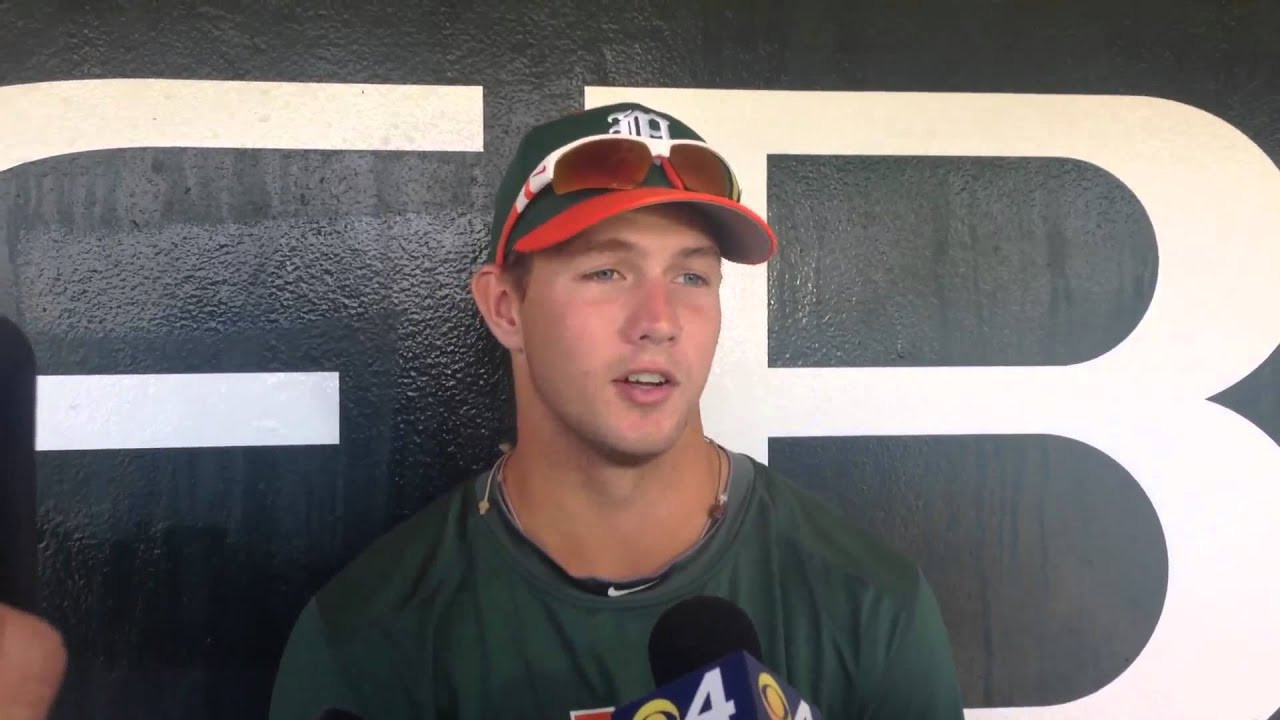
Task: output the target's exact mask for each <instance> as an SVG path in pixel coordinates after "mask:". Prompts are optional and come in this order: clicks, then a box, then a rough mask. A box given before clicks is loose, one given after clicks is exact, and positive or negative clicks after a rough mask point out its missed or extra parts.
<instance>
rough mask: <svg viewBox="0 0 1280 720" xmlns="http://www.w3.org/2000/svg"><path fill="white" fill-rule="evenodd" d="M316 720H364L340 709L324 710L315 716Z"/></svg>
mask: <svg viewBox="0 0 1280 720" xmlns="http://www.w3.org/2000/svg"><path fill="white" fill-rule="evenodd" d="M316 720H364V718H362V717H360V716H359V715H357V714H355V713H353V712H351V711H350V710H343V709H342V708H325V711H324V712H322V713H320V714H319V715H317V716H316Z"/></svg>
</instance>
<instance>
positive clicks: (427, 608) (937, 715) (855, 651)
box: [270, 453, 963, 720]
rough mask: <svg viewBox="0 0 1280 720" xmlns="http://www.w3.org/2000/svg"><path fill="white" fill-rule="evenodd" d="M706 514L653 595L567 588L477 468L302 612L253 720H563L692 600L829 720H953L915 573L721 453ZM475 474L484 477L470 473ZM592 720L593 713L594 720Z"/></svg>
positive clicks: (946, 654)
mask: <svg viewBox="0 0 1280 720" xmlns="http://www.w3.org/2000/svg"><path fill="white" fill-rule="evenodd" d="M732 468H733V469H732V473H731V474H732V481H731V484H730V487H731V496H730V500H729V504H728V513H727V515H726V516H725V518H724V520H723V521H722V522H721V523H720V524H719V525H718V526H717V527H716V528H715V529H714V530H713V531H712V532H711V533H710V534H709V535H708V536H707V537H706V538H705V539H704V541H703V542H702V544H701V546H700V547H698V548H697V549H696V550H695V551H694V552H692V553H690V554H689V555H688V556H687V557H686V558H684V559H682V560H681V561H680V562H679V563H678V564H676V565H675V566H674V567H673V568H672V569H671V570H670V571H669V572H668V573H667V574H666V575H665V576H664V577H663V578H662V580H661V581H660V582H658V583H657V584H655V585H653V586H651V587H648V588H645V589H642V590H638V591H635V592H630V593H627V594H624V595H621V596H618V597H613V596H609V595H608V594H600V593H595V592H590V591H588V590H587V589H584V588H583V587H582V586H581V585H580V584H578V583H575V582H574V581H573V580H572V579H571V578H568V577H567V576H565V575H564V573H563V572H562V571H561V570H560V569H559V568H558V567H557V566H556V565H555V563H553V562H552V561H551V560H550V559H549V558H548V557H547V556H546V555H544V554H542V553H541V552H540V551H539V550H538V549H537V548H536V547H535V546H533V545H532V544H531V543H530V542H528V541H527V540H526V539H525V538H524V536H523V535H522V534H521V533H520V532H519V531H518V529H517V528H516V527H515V526H514V525H513V524H512V523H511V521H510V520H509V518H508V517H506V516H505V515H504V513H503V512H501V511H500V509H499V507H498V504H497V503H495V504H494V507H493V508H491V509H490V510H489V512H487V513H485V514H483V515H481V514H480V512H479V511H478V510H477V502H478V499H479V496H480V493H481V492H482V491H483V488H484V485H483V482H482V480H483V477H480V478H477V479H476V480H475V481H474V482H464V483H460V484H459V485H458V487H456V488H455V489H454V490H452V491H451V492H449V493H448V494H446V495H445V496H443V497H441V498H439V499H438V500H436V501H435V502H433V503H432V504H431V505H429V506H428V507H427V508H425V509H423V510H422V511H420V512H419V513H417V514H416V515H414V516H413V517H412V518H410V519H408V520H406V521H405V522H404V523H402V524H401V525H399V526H398V527H396V528H394V529H393V530H392V531H391V532H389V533H388V534H386V535H385V536H383V537H382V538H380V539H379V540H377V541H376V542H375V543H374V544H373V545H372V546H371V547H370V548H369V549H368V550H366V551H365V552H364V553H363V554H362V555H361V556H360V557H359V558H357V559H356V560H355V561H354V562H353V563H352V564H351V565H350V566H348V567H347V568H345V569H344V570H343V571H342V572H340V573H339V574H338V575H337V576H336V577H335V578H334V579H333V580H332V581H330V582H329V583H328V585H326V586H325V587H324V588H323V589H322V590H321V591H320V592H319V593H318V594H317V595H316V596H315V597H314V598H313V599H312V600H311V602H309V603H308V604H307V606H306V607H305V608H304V609H303V611H302V613H301V615H300V616H299V618H298V620H297V623H296V624H295V626H294V628H293V632H292V634H291V636H290V638H289V642H288V646H287V647H286V649H285V652H284V657H283V659H282V660H281V664H280V669H279V673H278V675H277V677H276V683H275V689H274V692H273V696H272V702H271V714H270V718H271V720H312V719H313V718H315V717H316V715H318V714H319V713H320V712H321V711H322V710H324V709H325V708H329V707H335V708H343V709H346V710H349V711H351V712H355V713H356V714H358V715H361V716H363V717H364V718H365V719H366V720H399V719H402V718H403V719H404V720H410V719H413V720H494V718H504V719H508V720H516V719H518V718H519V719H522V718H529V719H530V720H533V719H535V718H536V719H537V720H569V719H570V718H574V717H579V718H582V717H591V719H592V720H596V717H597V716H595V715H575V713H576V712H579V711H585V710H601V709H608V708H611V707H614V706H617V705H620V704H622V703H623V702H626V701H628V700H631V699H633V698H636V697H639V696H640V695H643V694H645V693H647V692H649V691H650V690H652V689H653V680H652V677H651V675H650V671H649V665H648V657H647V655H648V639H649V632H650V630H651V629H652V628H653V624H654V622H655V621H656V620H657V619H658V616H659V615H660V614H661V613H662V612H663V611H664V610H665V609H667V608H668V607H670V606H671V605H672V604H674V603H675V602H676V601H678V600H680V599H682V598H685V597H688V596H690V595H700V594H701V595H719V596H722V597H725V598H728V599H729V600H731V601H733V602H734V603H736V604H737V605H739V606H740V607H741V608H742V609H743V610H745V611H746V612H747V614H748V615H749V616H750V617H751V618H752V620H753V622H754V623H755V625H756V629H757V631H758V632H759V635H760V642H761V646H762V650H763V653H764V657H762V658H760V660H761V661H762V662H763V663H764V664H765V665H766V666H768V667H770V668H772V669H773V670H775V671H777V673H778V676H779V677H781V678H783V679H784V680H785V681H786V682H787V683H788V684H790V685H792V686H793V687H795V688H796V690H797V691H799V692H800V694H801V695H802V696H803V697H805V698H806V699H807V700H809V701H810V703H811V704H812V705H813V706H814V707H816V708H817V709H818V710H819V711H821V713H822V714H823V716H824V717H827V718H830V719H831V720H839V719H843V718H849V719H854V718H862V719H865V720H870V719H872V718H875V719H884V720H888V719H890V718H892V719H893V720H925V719H926V718H927V719H928V720H941V719H946V720H960V719H961V718H962V717H963V709H962V707H963V706H962V703H961V698H960V692H959V688H958V685H957V682H956V676H955V669H954V665H953V660H952V653H951V647H950V643H949V641H948V638H947V632H946V629H945V628H944V626H943V623H942V618H941V615H940V614H939V611H938V607H937V604H936V601H935V599H934V595H933V593H932V590H931V589H930V587H929V585H928V583H927V582H926V580H925V578H924V577H923V576H922V575H921V573H920V571H919V569H918V568H917V567H916V566H915V565H914V564H912V563H911V562H909V561H907V560H906V559H904V558H903V557H901V556H899V555H898V554H896V553H894V552H893V551H891V550H889V549H888V548H886V547H885V546H883V545H882V544H880V543H879V542H877V541H876V540H875V539H873V538H871V537H870V536H868V535H867V534H865V533H863V532H860V531H859V530H857V529H855V528H854V527H851V524H850V522H849V521H848V519H847V518H845V517H842V516H841V515H840V514H839V513H837V512H835V511H833V510H832V509H831V508H830V507H829V506H828V505H826V504H825V503H824V502H823V501H822V500H821V499H819V498H817V497H816V496H814V495H812V494H810V493H808V492H806V491H804V490H802V489H801V488H798V487H797V486H795V485H794V484H792V483H791V482H790V481H789V480H787V479H786V478H783V477H781V476H779V475H778V474H777V473H776V472H774V471H772V470H771V469H769V468H768V467H767V466H765V465H763V464H760V463H758V462H756V461H755V460H753V459H752V458H750V457H748V456H746V455H741V454H736V453H735V454H732ZM486 474H487V473H486ZM604 717H607V714H605V715H604Z"/></svg>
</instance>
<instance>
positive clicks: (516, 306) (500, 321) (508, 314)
mask: <svg viewBox="0 0 1280 720" xmlns="http://www.w3.org/2000/svg"><path fill="white" fill-rule="evenodd" d="M471 297H472V298H473V299H474V300H475V301H476V307H477V308H478V309H479V310H480V315H481V317H483V318H484V322H485V324H486V325H488V326H489V332H491V333H493V336H494V337H495V338H496V339H497V340H498V342H500V343H502V345H503V346H504V347H506V348H507V349H508V350H510V351H511V352H516V353H518V352H523V351H524V334H523V332H522V328H521V326H520V298H519V297H518V296H517V295H516V290H515V288H514V287H512V286H511V282H510V281H509V280H508V278H507V276H506V275H505V274H504V273H503V272H502V270H500V269H499V268H498V266H497V265H494V264H493V263H489V264H487V265H485V266H484V267H482V268H480V269H479V270H477V271H476V273H475V275H473V276H472V277H471Z"/></svg>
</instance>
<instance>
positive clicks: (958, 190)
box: [0, 0, 1280, 720]
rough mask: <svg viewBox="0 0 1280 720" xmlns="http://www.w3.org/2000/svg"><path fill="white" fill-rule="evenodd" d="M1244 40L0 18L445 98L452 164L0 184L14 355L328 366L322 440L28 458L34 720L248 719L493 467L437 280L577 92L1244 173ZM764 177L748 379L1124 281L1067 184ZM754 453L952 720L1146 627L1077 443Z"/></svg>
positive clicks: (504, 12) (807, 12)
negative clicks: (62, 660)
mask: <svg viewBox="0 0 1280 720" xmlns="http://www.w3.org/2000/svg"><path fill="white" fill-rule="evenodd" d="M1122 5H1123V6H1124V8H1125V9H1120V8H1121V6H1122ZM1277 37H1280V3H1274V2H1265V1H1262V0H1258V1H1255V2H1248V1H1245V0H1238V1H1236V2H1199V1H1196V0H1177V1H1176V2H1159V3H1157V2H1138V3H1109V2H1102V1H1101V0H1098V1H1087V2H1076V3H1015V2H988V3H980V4H972V3H951V2H945V1H944V0H924V1H922V2H916V3H879V2H869V1H866V2H864V1H861V0H859V1H856V2H841V1H838V0H827V1H824V2H812V3H804V4H800V3H789V4H784V3H781V2H752V3H721V2H711V1H705V2H643V3H627V4H616V3H615V4H602V3H597V2H590V1H588V0H579V1H576V2H560V3H555V4H554V7H552V6H550V5H547V6H536V5H530V4H529V3H518V2H513V1H508V0H492V1H490V2H483V3H474V4H473V3H462V2H450V1H448V0H432V1H431V2H425V3H410V2H399V3H390V2H385V3H369V4H365V5H359V6H357V5H355V4H351V6H350V7H347V8H344V9H337V4H332V3H324V4H321V5H320V6H318V7H314V8H312V7H309V6H308V4H305V3H293V4H286V3H270V4H263V6H262V7H254V8H247V9H244V10H242V11H237V12H234V13H232V12H224V11H221V10H215V9H212V8H207V7H197V6H195V5H192V4H189V3H165V4H157V3H149V2H147V3H144V2H118V3H113V4H111V5H110V6H108V5H105V4H104V5H101V6H99V5H91V6H88V7H73V6H71V5H66V4H59V3H37V2H9V3H0V85H16V84H22V83H34V82H42V81H50V80H67V79H92V78H114V77H133V78H145V77H163V78H191V79H220V80H277V81H326V82H359V83H410V84H465V85H481V86H483V88H484V152H461V153H392V152H378V153H375V152H321V151H283V150H262V151H251V150H234V149H227V150H221V149H189V148H140V149H128V150H108V151H99V152H90V153H81V154H75V155H69V156H63V157H55V158H49V159H45V160H40V161H37V162H33V163H28V164H25V165H22V166H19V167H17V168H14V169H11V170H8V171H6V172H3V173H0V314H5V315H11V316H13V317H15V318H16V319H17V320H18V322H19V323H20V324H21V325H22V327H23V328H24V330H25V331H26V332H27V333H28V335H29V336H30V337H31V339H32V341H33V344H34V346H35V349H36V352H37V356H38V358H39V363H40V370H41V372H42V373H43V374H51V375H58V374H97V373H102V374H110V373H184V372H192V373H194V372H240V371H252V372H271V371H281V372H298V371H311V370H315V371H336V372H339V373H340V375H341V378H342V393H341V407H340V413H341V428H342V429H341V442H340V444H338V445H332V446H314V447H286V448H280V447H253V448H237V447H230V448H195V449H173V450H95V451H66V452H46V453H42V454H41V455H40V456H39V460H38V471H39V495H38V500H39V515H38V520H39V541H40V545H39V548H40V549H39V559H40V572H41V588H42V599H43V605H44V608H45V611H46V614H48V615H49V616H50V617H51V619H53V620H54V621H55V622H56V623H57V624H58V625H59V627H61V628H63V629H64V630H65V632H66V633H67V636H68V641H69V646H70V649H71V656H72V663H71V669H70V675H69V678H68V683H67V687H66V691H65V693H64V696H63V698H62V700H61V702H60V704H59V707H58V717H59V718H66V719H68V720H69V719H70V718H76V719H80V718H86V719H87V718H116V717H132V718H145V719H150V718H156V719H158V718H172V717H184V718H188V719H189V720H197V719H202V718H210V719H212V718H230V717H236V718H240V717H246V718H248V717H259V716H261V715H262V714H263V713H264V711H265V707H266V701H267V697H268V693H269V688H270V682H271V680H272V676H273V673H274V670H275V663H276V661H277V659H278V656H279V653H280V650H281V648H282V646H283V642H284V639H285V636H286V633H287V632H288V630H289V627H290V624H291V623H292V621H293V619H294V617H295V616H296V613H297V612H298V610H299V609H300V608H301V606H302V604H303V602H304V601H305V599H306V598H307V597H308V596H309V595H310V594H311V593H312V592H314V591H315V590H316V589H317V588H318V587H319V585H320V584H321V583H322V582H324V580H325V579H326V578H327V577H328V576H329V575H330V574H331V573H332V572H334V571H335V570H336V569H337V568H338V567H340V566H341V565H342V564H343V563H344V562H345V561H347V560H348V559H350V558H351V557H352V556H353V555H354V554H355V553H356V552H358V551H359V550H360V549H361V548H362V547H363V546H364V545H365V544H367V543H368V542H369V541H371V540H372V539H373V538H375V537H377V536H378V535H379V534H381V533H382V532H383V531H384V530H386V529H387V528H388V527H389V526H390V525H391V524H393V523H394V522H396V521H397V520H398V519H401V518H403V517H405V516H407V515H408V514H410V513H412V512H413V511H415V510H417V509H418V508H420V507H422V505H423V504H425V503H426V502H428V501H429V500H430V499H431V498H432V497H434V496H435V495H436V494H438V493H439V492H440V491H442V490H443V489H445V488H447V487H449V486H451V485H452V484H453V483H455V482H457V481H459V480H460V479H462V478H463V477H464V476H465V475H466V474H468V473H470V472H473V471H476V470H478V469H479V468H481V467H482V466H485V465H486V464H487V463H488V462H490V461H492V459H493V458H494V457H495V452H496V450H495V449H496V445H497V443H498V442H499V441H500V440H502V439H503V438H504V433H505V432H506V431H507V429H508V426H509V423H510V418H509V414H508V402H509V390H508V387H507V381H506V379H505V374H504V370H503V367H504V361H503V358H502V357H501V356H500V354H499V353H498V352H497V349H496V346H495V345H494V343H492V341H490V340H489V338H488V337H487V336H486V335H485V333H484V332H483V328H482V325H481V324H480V322H479V320H478V318H477V317H476V316H475V314H474V312H473V311H472V310H471V306H470V298H469V295H468V293H467V287H466V275H467V273H468V271H469V270H470V268H471V267H472V266H473V264H474V263H475V262H476V260H477V259H478V258H479V257H480V255H481V252H482V248H483V245H484V239H485V236H486V234H487V231H488V223H489V219H490V217H491V214H492V206H491V194H492V192H493V191H494V189H495V188H496V184H497V180H498V176H499V174H500V172H501V170H502V163H503V159H504V158H505V157H506V155H507V153H509V151H510V150H511V149H512V148H513V146H514V144H515V142H516V140H517V139H518V136H519V134H520V133H521V132H522V131H523V130H524V129H525V128H527V127H528V126H529V125H530V124H532V123H534V122H536V121H539V120H542V119H544V118H547V117H550V116H552V115H555V114H560V113H563V112H565V111H569V110H573V109H577V108H580V107H581V106H582V102H583V100H582V88H583V86H584V85H615V86H616V85H625V86H636V87H647V86H673V87H686V86H687V87H704V88H761V89H804V90H919V91H959V92H966V91H980V92H1018V93H1041V92H1047V93H1085V94H1091V93H1093V94H1136V95H1156V96H1160V97H1166V98H1171V99H1175V100H1179V101H1181V102H1185V103H1189V104H1192V105H1195V106H1197V107H1200V108H1204V109H1206V110H1209V111H1210V112H1213V113H1214V114H1216V115H1218V116H1220V117H1222V118H1223V119H1225V120H1226V121H1228V122H1229V123H1231V124H1232V125H1234V126H1235V127H1237V128H1239V129H1240V130H1241V131H1242V132H1243V133H1245V134H1246V135H1247V136H1248V137H1249V138H1250V139H1251V140H1252V141H1253V142H1255V143H1257V144H1258V145H1259V146H1260V147H1261V148H1262V149H1263V150H1264V151H1265V152H1266V153H1267V154H1268V155H1269V156H1270V157H1271V159H1272V160H1273V161H1275V160H1280V69H1278V68H1280V51H1277V50H1276V47H1277V45H1276V38H1277ZM209 111H210V112H217V108H210V110H209ZM0 112H3V109H0ZM744 122H746V123H749V122H750V118H744ZM857 127H858V125H857V118H850V119H849V124H848V131H849V132H851V133H854V132H857ZM93 130H94V129H93V127H86V128H85V129H84V132H86V133H92V132H93ZM0 142H4V140H3V139H2V138H0ZM769 162H770V171H769V216H770V217H769V219H770V221H771V222H772V223H773V224H774V226H775V227H776V229H777V231H778V233H779V236H780V238H781V239H782V243H783V250H782V252H781V254H780V256H779V258H778V262H776V263H774V264H773V265H772V267H771V268H770V270H769V282H770V291H769V292H770V297H769V310H768V313H769V314H768V322H769V327H770V328H771V330H770V336H769V360H770V363H771V365H773V366H776V367H830V366H855V367H872V366H877V367H878V366H937V365H1011V366H1016V365H1047V364H1068V363H1075V362H1080V361H1083V360H1087V359H1090V358H1093V357H1096V356H1097V355H1099V354H1101V353H1103V352H1105V351H1106V350H1108V349H1109V348H1111V347H1113V346H1114V345H1116V344H1117V343H1118V342H1120V341H1122V340H1123V339H1124V338H1125V337H1126V336H1127V335H1128V333H1129V332H1131V331H1132V330H1133V328H1134V327H1135V325H1136V324H1137V322H1138V320H1139V318H1140V317H1141V316H1142V314H1143V312H1144V311H1145V309H1146V307H1147V306H1148V304H1149V303H1150V302H1151V298H1152V293H1153V288H1154V286H1155V282H1156V278H1157V277H1158V257H1157V252H1156V246H1155V242H1154V238H1153V235H1152V228H1151V224H1150V222H1149V220H1148V219H1147V217H1146V214H1145V213H1144V212H1143V210H1142V207H1141V204H1140V203H1139V202H1138V201H1137V199H1136V198H1135V197H1134V196H1133V195H1132V193H1130V192H1129V190H1128V189H1127V188H1126V187H1125V186H1124V185H1123V184H1121V183H1120V182H1118V181H1117V180H1115V178H1113V177H1112V176H1110V175H1109V174H1107V173H1106V172H1104V171H1101V170H1100V169H1098V168H1096V167H1093V166H1091V165H1087V164H1084V163H1080V162H1075V161H1070V160H1065V159H1056V158H1045V159H1002V158H994V159H992V158H986V159H983V158H946V159H942V158H919V157H893V158H887V157H856V158H851V157H842V158H835V157H822V156H805V157H799V156H788V155H781V156H774V157H771V158H770V161H769ZM1277 232H1280V230H1277ZM844 238H855V239H856V241H855V242H847V241H844V240H842V239H844ZM1272 241H1280V239H1278V238H1276V237H1273V238H1272ZM1278 398H1280V353H1277V354H1273V355H1272V357H1271V359H1270V360H1268V361H1267V362H1266V363H1265V364H1263V365H1262V366H1261V367H1260V368H1258V369H1257V370H1256V371H1255V372H1253V373H1252V374H1251V375H1250V376H1249V377H1248V378H1246V379H1245V380H1243V381H1242V382H1240V383H1239V384H1237V385H1236V386H1235V387H1233V388H1231V389H1230V390H1228V391H1226V392H1224V393H1223V394H1222V395H1221V396H1220V398H1219V400H1220V402H1222V404H1224V405H1226V406H1228V407H1230V408H1231V409H1233V410H1235V411H1237V412H1239V413H1240V414H1241V415H1243V416H1245V417H1247V418H1248V419H1250V420H1251V421H1252V422H1254V423H1255V424H1256V425H1257V426H1258V427H1259V428H1261V429H1262V430H1263V431H1264V432H1266V433H1267V434H1268V435H1269V436H1270V437H1271V438H1273V439H1276V440H1277V441H1280V399H1278ZM1030 401H1032V402H1033V401H1034V399H1031V400H1030ZM770 461H771V463H772V464H773V465H774V466H776V467H778V468H780V469H781V470H782V471H784V472H786V473H788V474H790V475H792V476H793V477H795V478H796V479H797V480H799V481H801V482H802V483H804V484H806V485H808V486H810V487H812V488H814V489H816V490H818V491H820V492H822V493H824V494H826V495H827V496H829V497H830V498H831V499H832V502H833V503H835V504H837V505H838V506H839V507H841V508H843V509H845V510H847V512H848V513H849V516H850V519H851V522H857V523H859V524H862V525H865V526H868V527H870V528H872V529H874V530H876V531H878V532H880V533H882V534H884V535H885V536H886V537H887V538H889V539H890V540H891V541H892V542H894V543H895V544H897V545H898V546H899V547H901V548H902V549H903V550H905V551H906V552H908V553H909V554H910V555H912V556H913V557H914V558H916V559H917V560H918V561H919V562H920V563H921V564H922V565H923V566H924V569H925V571H926V573H927V574H928V575H929V576H930V577H931V579H932V580H933V582H934V584H935V586H936V589H937V591H938V594H939V597H940V601H941V603H942V606H943V611H944V615H945V617H946V619H947V621H948V623H949V625H950V626H951V628H952V631H953V635H954V640H955V644H956V653H957V660H958V662H959V666H960V673H961V679H962V683H963V686H964V692H965V696H966V701H967V704H968V705H969V706H970V707H984V706H1007V705H1041V704H1051V703H1058V702H1066V701H1069V700H1072V699H1075V698H1078V697H1081V696H1083V695H1086V694H1088V693H1091V692H1093V691H1095V690H1097V689H1098V688H1100V687H1102V686H1103V685H1105V684H1106V683H1108V682H1109V681H1111V680H1112V679H1114V678H1115V677H1116V676H1117V675H1119V674H1120V673H1121V672H1122V671H1123V670H1124V669H1125V667H1127V665H1128V664H1129V663H1130V662H1131V661H1132V660H1133V658H1134V657H1135V655H1136V654H1137V653H1138V652H1140V651H1141V650H1142V648H1143V646H1144V645H1145V643H1146V641H1147V640H1148V638H1149V637H1150V634H1151V631H1152V628H1153V627H1154V626H1155V624H1156V622H1157V620H1158V618H1159V615H1160V611H1161V607H1162V603H1163V599H1164V591H1165V586H1166V583H1167V580H1168V572H1169V568H1168V559H1167V553H1166V547H1165V541H1164V536H1163V534H1162V531H1161V527H1160V523H1159V521H1158V519H1157V517H1156V516H1155V514H1154V512H1153V510H1152V507H1151V504H1150V502H1149V501H1148V499H1147V497H1146V496H1145V495H1144V493H1143V492H1142V489H1141V488H1140V487H1139V486H1138V485H1137V484H1136V483H1135V482H1134V481H1133V479H1132V478H1131V477H1130V476H1129V475H1128V473H1127V472H1126V471H1125V470H1124V469H1123V468H1122V467H1120V466H1119V465H1118V464H1116V463H1115V462H1114V461H1112V460H1110V459H1109V458H1108V457H1106V456H1105V455H1103V454H1101V453H1100V452H1098V451H1096V450H1094V449H1092V448H1091V447H1089V446H1087V445H1083V444H1081V443H1077V442H1073V441H1070V440H1066V439H1063V438H1058V437H1048V436H1037V435H1025V436H1000V437H990V436H953V437H874V438H786V439H781V438H779V439H775V440H774V441H772V443H771V452H770ZM1277 482H1280V479H1278V480H1277ZM1259 571H1261V570H1259ZM1278 601H1280V599H1278ZM1278 717H1280V715H1278ZM1226 720H1234V719H1226Z"/></svg>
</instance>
